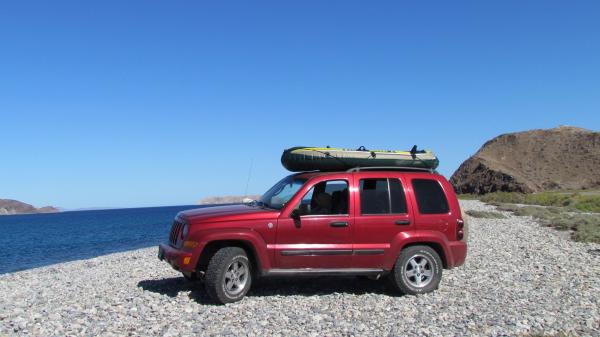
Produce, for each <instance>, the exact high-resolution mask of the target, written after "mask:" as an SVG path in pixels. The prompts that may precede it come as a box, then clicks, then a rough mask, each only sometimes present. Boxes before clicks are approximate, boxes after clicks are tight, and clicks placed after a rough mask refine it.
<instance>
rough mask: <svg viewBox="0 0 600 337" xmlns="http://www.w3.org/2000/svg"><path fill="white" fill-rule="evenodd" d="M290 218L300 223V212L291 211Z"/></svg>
mask: <svg viewBox="0 0 600 337" xmlns="http://www.w3.org/2000/svg"><path fill="white" fill-rule="evenodd" d="M290 218H292V219H294V220H296V221H300V210H299V209H297V208H296V209H293V210H292V212H291V213H290Z"/></svg>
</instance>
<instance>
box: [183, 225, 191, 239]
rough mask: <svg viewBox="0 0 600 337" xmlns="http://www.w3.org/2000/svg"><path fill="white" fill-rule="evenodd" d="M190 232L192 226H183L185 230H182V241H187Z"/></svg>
mask: <svg viewBox="0 0 600 337" xmlns="http://www.w3.org/2000/svg"><path fill="white" fill-rule="evenodd" d="M189 231H190V225H188V224H187V223H185V224H183V228H182V229H181V240H183V239H185V238H186V237H187V236H188V234H189Z"/></svg>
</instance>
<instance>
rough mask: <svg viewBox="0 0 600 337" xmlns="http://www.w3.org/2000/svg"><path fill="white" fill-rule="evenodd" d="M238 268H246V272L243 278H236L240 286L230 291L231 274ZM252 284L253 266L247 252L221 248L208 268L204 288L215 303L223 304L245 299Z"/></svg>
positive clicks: (233, 248)
mask: <svg viewBox="0 0 600 337" xmlns="http://www.w3.org/2000/svg"><path fill="white" fill-rule="evenodd" d="M236 266H237V268H238V269H239V270H241V269H243V268H245V272H244V274H243V276H241V275H240V276H237V275H236V276H234V279H235V280H237V281H238V283H239V285H240V286H238V287H237V288H234V289H230V287H229V285H231V282H232V280H231V275H232V274H231V273H232V271H233V270H234V269H235V268H234V267H236ZM226 274H227V275H226ZM242 278H243V280H242ZM251 284H252V265H251V263H250V261H249V260H248V256H247V254H246V251H244V250H243V249H242V248H239V247H225V248H221V249H219V250H218V251H217V252H216V253H215V255H213V256H212V258H211V259H210V261H209V263H208V267H207V268H206V274H205V277H204V286H205V288H206V292H207V293H208V296H209V297H210V298H211V299H212V300H214V301H215V302H217V303H222V304H225V303H232V302H237V301H239V300H241V299H242V298H244V296H245V295H246V293H247V292H248V290H250V286H251Z"/></svg>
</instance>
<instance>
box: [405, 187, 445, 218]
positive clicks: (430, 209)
mask: <svg viewBox="0 0 600 337" xmlns="http://www.w3.org/2000/svg"><path fill="white" fill-rule="evenodd" d="M412 185H413V189H414V191H415V198H416V199H417V205H418V206H419V212H420V213H421V214H442V213H448V211H449V210H450V209H449V207H448V200H447V199H446V195H445V194H444V190H442V186H440V183H439V182H438V181H436V180H431V179H414V180H413V181H412Z"/></svg>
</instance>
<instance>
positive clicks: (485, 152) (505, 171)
mask: <svg viewBox="0 0 600 337" xmlns="http://www.w3.org/2000/svg"><path fill="white" fill-rule="evenodd" d="M450 182H451V183H452V184H453V185H454V187H455V188H456V190H457V192H459V193H474V194H484V193H489V192H496V191H507V192H523V193H531V192H539V191H545V190H560V189H569V190H573V189H575V190H579V189H596V188H600V132H594V131H591V130H586V129H581V128H575V127H569V126H560V127H558V128H554V129H544V130H530V131H523V132H516V133H509V134H504V135H500V136H498V137H496V138H494V139H492V140H490V141H488V142H486V143H485V144H484V145H483V146H482V147H481V149H479V151H477V153H475V154H474V155H473V156H472V157H471V158H469V159H467V160H466V161H465V162H464V163H462V165H460V167H459V168H458V170H456V172H454V174H453V175H452V177H451V178H450Z"/></svg>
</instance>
